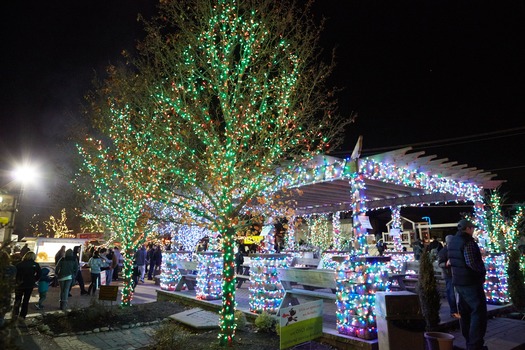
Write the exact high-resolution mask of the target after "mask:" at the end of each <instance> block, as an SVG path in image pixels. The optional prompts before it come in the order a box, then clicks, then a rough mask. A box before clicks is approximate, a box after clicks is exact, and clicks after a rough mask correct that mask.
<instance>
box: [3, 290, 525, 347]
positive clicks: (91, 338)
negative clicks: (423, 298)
mask: <svg viewBox="0 0 525 350" xmlns="http://www.w3.org/2000/svg"><path fill="white" fill-rule="evenodd" d="M112 285H119V286H120V285H121V282H118V281H117V282H113V283H112ZM247 287H248V284H246V285H245V286H243V287H242V288H241V289H239V290H238V293H237V298H238V303H239V306H240V308H242V305H243V303H244V300H245V299H247V295H248V288H247ZM159 290H160V288H159V286H157V285H155V284H154V283H153V281H146V283H144V284H142V283H139V285H138V286H137V288H136V293H135V297H134V299H133V303H134V304H142V303H148V302H154V301H156V300H157V291H159ZM59 291H60V288H58V287H56V288H50V291H49V294H48V298H47V300H46V303H45V306H46V307H45V309H44V311H41V310H36V309H35V307H34V305H35V303H36V302H37V301H38V292H37V291H36V289H35V291H34V292H33V296H32V298H31V301H30V306H29V313H28V316H27V321H26V323H29V322H31V319H32V318H33V317H35V316H37V315H39V314H41V313H43V312H53V311H59V297H58V296H59ZM161 293H162V294H166V293H170V292H165V291H162V292H161ZM191 293H192V292H191V291H185V292H181V293H178V294H180V295H183V296H184V297H185V299H186V298H188V299H190V300H191V299H192V298H193V297H192V295H191ZM193 293H194V292H193ZM72 294H73V296H72V297H71V298H70V300H69V306H70V307H79V308H81V307H87V306H89V305H90V303H91V299H92V298H94V297H93V296H87V295H84V296H81V295H80V290H79V288H78V286H75V287H73V291H72ZM119 299H120V297H119V298H118V299H117V302H114V303H118V300H119ZM193 300H194V299H193ZM200 302H201V303H202V302H203V301H200ZM105 303H108V304H110V302H107V301H105ZM209 304H213V305H215V306H217V304H218V305H220V301H213V302H209ZM445 304H446V302H443V305H445ZM196 305H198V304H196ZM327 306H328V307H326V308H325V309H327V311H328V310H330V309H331V306H330V305H327ZM219 307H220V306H219ZM334 307H335V306H334ZM489 309H490V312H491V313H496V312H497V311H498V310H499V309H500V307H496V306H493V305H491V306H489ZM334 311H335V309H334ZM330 313H331V311H330ZM441 319H442V323H443V325H444V327H445V328H447V329H448V332H449V333H451V334H453V335H454V336H455V340H454V346H455V348H456V349H464V348H465V341H464V338H463V336H462V335H461V333H460V330H459V325H458V322H457V321H456V320H454V319H452V318H451V317H450V316H449V315H448V310H446V309H445V307H443V308H442V311H441ZM334 322H335V317H328V318H327V319H326V320H325V328H329V329H332V328H333V329H332V330H333V332H331V333H334V335H335V336H337V332H336V331H335V328H334V326H335V323H334ZM332 323H334V324H332ZM156 327H157V326H155V325H153V326H144V327H138V328H132V329H123V330H119V331H111V332H101V333H91V334H86V335H75V336H65V337H54V338H49V337H46V336H42V335H40V334H39V333H38V332H36V330H34V329H33V328H31V327H24V326H23V325H20V326H18V327H16V328H15V329H13V332H15V333H16V334H14V335H15V336H16V337H17V344H18V345H19V346H20V348H21V349H24V350H58V349H64V350H66V349H67V350H70V349H75V348H78V349H83V350H88V349H104V350H111V349H115V350H117V349H119V350H120V349H125V350H128V349H129V350H131V349H138V348H140V347H142V346H144V345H146V344H148V343H150V342H151V335H152V334H153V332H154V330H155V329H156ZM485 339H486V345H487V346H488V348H489V349H491V350H525V321H519V320H511V319H508V318H491V319H490V320H489V322H488V331H487V336H486V338H485ZM376 343H377V341H376ZM376 347H377V345H376ZM341 349H343V348H341ZM344 349H351V348H347V347H345V348H344ZM379 350H381V349H379ZM407 350H408V349H407Z"/></svg>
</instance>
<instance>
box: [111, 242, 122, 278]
mask: <svg viewBox="0 0 525 350" xmlns="http://www.w3.org/2000/svg"><path fill="white" fill-rule="evenodd" d="M113 254H115V256H116V257H117V262H118V263H117V267H115V269H114V270H113V280H114V281H118V274H119V272H120V271H122V266H123V265H124V257H123V256H122V254H121V253H120V249H119V248H118V247H117V246H115V247H113Z"/></svg>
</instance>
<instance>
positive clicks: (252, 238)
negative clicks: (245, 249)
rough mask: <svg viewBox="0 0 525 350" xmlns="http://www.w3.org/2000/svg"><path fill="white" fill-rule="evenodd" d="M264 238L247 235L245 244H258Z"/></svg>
mask: <svg viewBox="0 0 525 350" xmlns="http://www.w3.org/2000/svg"><path fill="white" fill-rule="evenodd" d="M263 239H264V237H263V236H246V237H245V238H244V244H258V243H260V242H261V241H262V240H263Z"/></svg>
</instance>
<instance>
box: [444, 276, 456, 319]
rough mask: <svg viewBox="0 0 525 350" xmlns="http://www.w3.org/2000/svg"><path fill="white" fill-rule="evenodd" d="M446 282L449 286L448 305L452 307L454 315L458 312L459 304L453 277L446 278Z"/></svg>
mask: <svg viewBox="0 0 525 350" xmlns="http://www.w3.org/2000/svg"><path fill="white" fill-rule="evenodd" d="M445 284H446V287H447V301H448V306H449V307H450V314H451V315H452V314H455V313H457V312H458V305H457V304H456V295H455V294H454V286H453V285H452V278H447V279H445Z"/></svg>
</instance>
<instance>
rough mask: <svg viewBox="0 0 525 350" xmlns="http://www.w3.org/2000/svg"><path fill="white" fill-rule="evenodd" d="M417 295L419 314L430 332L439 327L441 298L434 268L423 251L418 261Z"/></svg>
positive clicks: (430, 259) (429, 258)
mask: <svg viewBox="0 0 525 350" xmlns="http://www.w3.org/2000/svg"><path fill="white" fill-rule="evenodd" d="M417 293H418V295H419V301H420V303H421V312H422V314H423V317H424V318H425V321H426V324H427V330H428V331H431V330H433V329H435V328H436V327H437V326H438V325H439V321H440V318H439V309H440V308H441V298H440V296H439V291H438V288H437V282H436V276H435V275H434V266H432V257H431V254H430V253H429V252H427V251H424V252H423V254H422V255H421V259H420V260H419V276H418V286H417Z"/></svg>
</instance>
